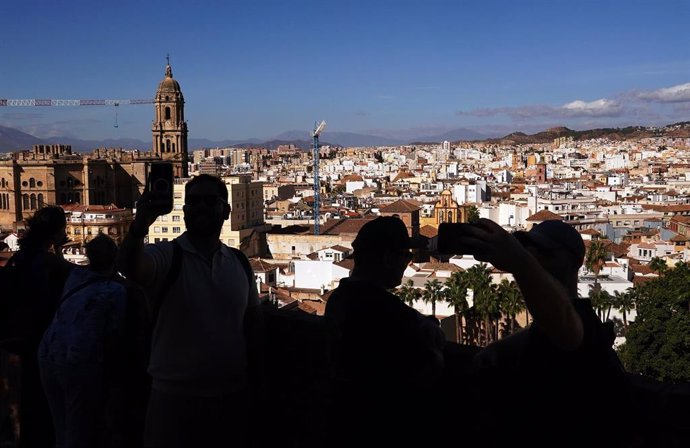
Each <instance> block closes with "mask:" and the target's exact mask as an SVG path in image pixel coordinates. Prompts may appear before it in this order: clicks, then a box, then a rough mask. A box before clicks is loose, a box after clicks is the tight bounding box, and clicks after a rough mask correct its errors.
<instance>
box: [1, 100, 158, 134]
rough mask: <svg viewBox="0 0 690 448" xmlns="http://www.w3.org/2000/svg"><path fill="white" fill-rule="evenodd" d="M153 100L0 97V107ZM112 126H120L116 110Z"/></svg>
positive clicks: (100, 103) (112, 103)
mask: <svg viewBox="0 0 690 448" xmlns="http://www.w3.org/2000/svg"><path fill="white" fill-rule="evenodd" d="M153 102H154V100H152V99H150V100H149V99H147V100H57V99H50V98H34V99H6V98H0V107H22V106H48V107H49V106H116V107H117V106H120V105H121V104H122V105H128V104H133V105H137V104H153ZM113 127H114V128H118V127H120V125H119V124H118V122H117V112H115V124H113Z"/></svg>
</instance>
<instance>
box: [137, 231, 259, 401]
mask: <svg viewBox="0 0 690 448" xmlns="http://www.w3.org/2000/svg"><path fill="white" fill-rule="evenodd" d="M177 241H178V243H179V245H180V247H181V249H182V263H181V268H180V273H179V276H178V278H177V279H175V280H174V283H173V284H171V285H170V286H169V288H168V292H167V294H166V296H165V297H163V298H162V301H161V304H160V310H159V313H158V318H157V321H156V324H155V326H154V331H153V336H152V346H151V360H150V363H149V373H150V374H151V376H152V378H153V387H154V388H156V389H158V390H163V391H169V392H172V393H183V394H192V395H217V394H223V393H228V392H233V391H235V390H238V388H241V387H243V385H244V382H245V381H246V367H247V359H246V344H245V338H244V327H243V322H244V315H245V312H246V310H247V308H249V307H254V306H258V305H259V299H258V292H257V289H256V284H255V283H254V282H251V283H250V282H249V279H248V278H247V274H246V272H245V270H244V268H243V267H242V262H241V261H240V260H239V258H238V257H237V256H236V255H235V254H234V253H233V251H232V250H231V249H230V248H228V247H227V246H225V245H221V247H220V249H219V250H217V251H216V252H215V253H214V254H213V256H212V257H211V259H210V260H209V259H206V258H205V257H203V256H202V255H201V254H199V253H198V252H197V251H196V250H195V249H194V246H192V244H191V243H190V241H189V239H188V238H187V234H186V233H185V234H183V235H182V236H180V237H179V238H177ZM145 251H146V254H148V255H149V256H150V257H151V260H152V261H153V266H154V273H153V277H152V279H151V281H150V282H149V292H150V296H151V297H157V296H158V293H159V291H160V289H161V287H162V285H163V282H165V281H166V277H167V274H168V271H169V270H170V267H171V265H172V258H173V244H172V242H163V243H157V244H151V245H147V246H146V248H145Z"/></svg>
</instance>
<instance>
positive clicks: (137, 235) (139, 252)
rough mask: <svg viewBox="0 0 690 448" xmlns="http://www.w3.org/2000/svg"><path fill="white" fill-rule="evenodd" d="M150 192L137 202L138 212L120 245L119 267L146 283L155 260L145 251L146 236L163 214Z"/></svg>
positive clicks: (131, 278)
mask: <svg viewBox="0 0 690 448" xmlns="http://www.w3.org/2000/svg"><path fill="white" fill-rule="evenodd" d="M151 196H152V195H151V194H149V193H145V194H144V195H142V197H141V199H140V200H139V201H138V202H137V214H136V215H135V217H134V221H133V222H132V224H131V225H130V226H129V232H128V233H127V235H126V236H125V239H124V240H123V241H122V244H121V245H120V251H119V253H118V257H117V267H118V270H119V271H120V272H122V273H123V274H124V275H125V277H127V278H128V279H130V280H132V281H134V282H136V283H139V284H142V285H146V284H148V281H149V280H150V279H151V278H152V276H153V273H154V268H153V261H152V260H151V258H150V257H149V256H148V255H146V253H145V252H144V237H146V235H148V233H149V227H150V226H151V224H153V222H154V221H155V220H156V218H158V216H159V215H160V214H161V213H160V212H159V211H158V210H160V207H159V204H158V202H159V201H160V200H159V201H157V200H156V199H155V198H152V197H151Z"/></svg>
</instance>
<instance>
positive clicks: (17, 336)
mask: <svg viewBox="0 0 690 448" xmlns="http://www.w3.org/2000/svg"><path fill="white" fill-rule="evenodd" d="M26 274H27V273H26V269H25V267H24V264H23V263H20V262H19V257H18V256H17V254H16V253H15V254H14V255H12V257H11V258H10V259H9V260H8V261H7V263H6V264H5V266H4V267H2V268H0V348H4V349H6V350H8V351H10V352H12V353H15V354H20V352H21V351H22V348H23V347H24V345H25V342H26V339H27V337H28V336H29V332H30V330H29V328H33V325H32V324H31V316H32V309H31V306H30V304H29V303H28V302H29V301H28V300H26V296H25V294H24V293H23V292H22V290H21V289H22V288H21V285H22V283H24V280H26V279H27V275H26Z"/></svg>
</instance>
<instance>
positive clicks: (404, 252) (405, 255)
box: [393, 249, 414, 259]
mask: <svg viewBox="0 0 690 448" xmlns="http://www.w3.org/2000/svg"><path fill="white" fill-rule="evenodd" d="M393 253H394V254H396V255H398V256H400V257H401V258H408V259H412V257H413V256H414V254H413V253H412V252H410V251H409V250H407V249H402V250H396V251H394V252H393Z"/></svg>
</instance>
